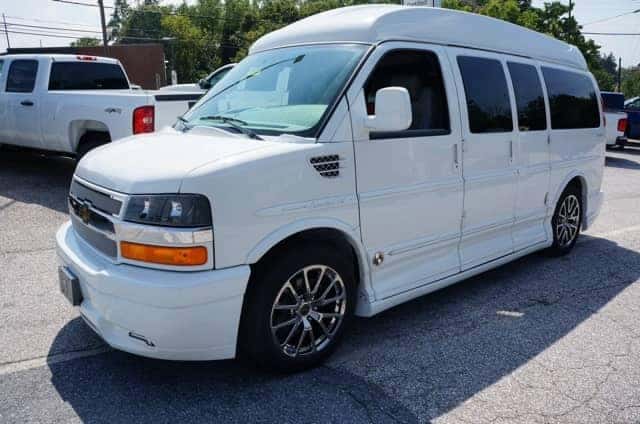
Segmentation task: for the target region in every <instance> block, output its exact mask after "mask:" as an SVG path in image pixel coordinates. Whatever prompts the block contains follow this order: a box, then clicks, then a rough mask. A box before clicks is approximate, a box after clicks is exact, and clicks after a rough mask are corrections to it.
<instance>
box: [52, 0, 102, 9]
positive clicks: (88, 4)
mask: <svg viewBox="0 0 640 424" xmlns="http://www.w3.org/2000/svg"><path fill="white" fill-rule="evenodd" d="M53 1H55V2H57V3H67V4H73V5H76V6H89V7H100V6H99V5H97V4H92V3H83V2H81V1H73V0H53ZM104 7H105V9H114V7H113V6H104Z"/></svg>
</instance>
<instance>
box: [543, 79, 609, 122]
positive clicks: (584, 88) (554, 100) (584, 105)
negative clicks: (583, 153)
mask: <svg viewBox="0 0 640 424" xmlns="http://www.w3.org/2000/svg"><path fill="white" fill-rule="evenodd" d="M542 75H543V76H544V82H545V85H546V86H547V93H548V95H549V107H550V109H551V128H552V129H554V130H559V129H572V128H597V127H599V126H600V110H599V109H598V99H597V97H596V90H595V88H594V86H593V83H592V82H591V79H590V78H589V77H587V76H586V75H583V74H578V73H576V72H570V71H564V70H561V69H555V68H546V67H543V68H542Z"/></svg>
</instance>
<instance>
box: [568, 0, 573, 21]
mask: <svg viewBox="0 0 640 424" xmlns="http://www.w3.org/2000/svg"><path fill="white" fill-rule="evenodd" d="M571 9H573V0H569V19H571Z"/></svg>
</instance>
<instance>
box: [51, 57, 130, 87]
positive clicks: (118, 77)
mask: <svg viewBox="0 0 640 424" xmlns="http://www.w3.org/2000/svg"><path fill="white" fill-rule="evenodd" d="M128 88H129V82H128V81H127V77H126V76H125V75H124V72H122V68H121V67H120V65H117V64H111V63H94V62H57V63H54V64H52V65H51V76H50V77H49V90H126V89H128Z"/></svg>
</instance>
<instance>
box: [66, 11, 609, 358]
mask: <svg viewBox="0 0 640 424" xmlns="http://www.w3.org/2000/svg"><path fill="white" fill-rule="evenodd" d="M601 117H602V107H601V105H600V95H599V91H598V87H597V85H596V83H595V81H594V78H593V77H592V75H591V74H590V73H589V72H588V70H587V66H586V63H585V60H584V58H583V57H582V55H581V54H580V52H579V51H578V50H577V49H576V48H575V47H573V46H570V45H568V44H565V43H563V42H560V41H558V40H555V39H553V38H549V37H547V36H544V35H541V34H538V33H535V32H532V31H529V30H526V29H524V28H521V27H518V26H515V25H512V24H509V23H505V22H502V21H499V20H495V19H491V18H487V17H483V16H477V15H473V14H468V13H461V12H456V11H450V10H444V9H433V8H426V7H418V8H411V7H401V6H389V5H367V6H356V7H348V8H343V9H336V10H332V11H329V12H325V13H321V14H318V15H315V16H312V17H309V18H307V19H304V20H302V21H299V22H297V23H295V24H293V25H290V26H288V27H285V28H283V29H281V30H278V31H275V32H273V33H271V34H268V35H266V36H264V37H263V38H261V39H259V40H258V41H257V42H256V43H255V44H254V45H253V46H252V48H251V50H250V54H249V55H248V56H247V57H246V58H245V59H244V60H243V61H242V62H240V63H239V64H238V65H236V67H234V69H233V70H231V71H230V72H229V73H228V74H227V75H226V76H225V77H224V78H223V79H222V80H221V81H220V83H219V84H217V85H216V87H215V89H214V90H211V91H210V92H209V93H207V95H206V96H204V97H203V98H202V99H201V100H200V101H199V102H198V103H197V104H196V105H195V106H194V107H193V108H192V109H191V110H190V111H189V112H188V113H187V114H186V115H185V116H184V117H183V118H181V120H180V121H179V122H177V123H176V125H174V128H172V129H168V130H164V131H162V132H159V133H155V134H149V135H140V136H135V137H132V138H129V139H124V140H121V141H118V142H115V143H111V144H110V145H108V146H104V147H100V148H98V149H96V150H94V151H92V152H91V153H89V154H88V155H87V156H86V157H85V158H84V159H82V161H81V162H80V163H79V166H78V168H77V170H76V174H75V176H74V178H73V182H72V185H71V189H70V195H69V206H70V212H71V221H70V222H69V223H67V224H65V225H63V226H62V228H60V230H59V232H58V234H57V246H58V254H59V257H60V261H61V266H60V272H59V274H60V287H61V290H62V291H63V293H64V294H65V295H66V296H67V298H68V299H69V300H70V301H71V302H72V303H73V304H74V305H78V306H79V307H80V313H81V315H82V317H83V318H84V319H85V320H86V322H87V324H88V325H89V326H91V327H92V328H93V329H94V330H95V331H96V332H97V333H98V334H99V335H100V336H101V337H102V338H104V340H105V341H106V342H107V343H109V344H110V345H112V346H114V347H115V348H118V349H122V350H125V351H128V352H132V353H136V354H139V355H143V356H149V357H155V358H164V359H176V360H210V359H222V358H232V357H234V356H237V355H242V356H247V357H249V358H251V359H252V360H255V361H257V362H259V363H262V364H265V365H267V366H271V367H275V368H278V369H283V370H299V369H304V368H307V367H310V366H314V365H316V364H318V363H319V362H320V361H322V360H323V359H325V358H326V357H327V356H328V355H329V354H330V353H331V352H332V351H333V350H334V349H335V348H336V345H337V344H338V343H339V342H340V340H341V339H343V337H345V336H347V337H348V333H346V334H345V330H346V328H347V326H348V324H349V322H350V320H351V318H352V316H353V315H354V314H355V315H359V316H372V315H374V314H377V313H379V312H381V311H384V310H385V309H388V308H390V307H392V306H394V305H398V304H400V303H402V302H405V301H407V300H409V299H412V298H415V297H416V296H421V295H424V294H426V293H429V292H432V291H434V290H437V289H440V288H442V287H445V286H448V285H450V284H453V283H455V282H458V281H460V280H463V279H465V278H467V277H469V276H471V275H474V274H478V273H480V272H483V271H486V270H488V269H490V268H494V267H496V266H499V265H501V264H504V263H506V262H509V261H511V260H514V259H515V258H518V257H521V256H523V255H527V254H529V253H531V252H534V251H537V250H541V249H548V250H549V251H550V252H551V253H554V254H565V253H567V252H569V251H570V250H571V248H572V247H573V246H574V244H575V242H576V238H577V237H578V234H579V232H580V230H581V229H585V228H587V227H588V226H589V225H590V224H591V223H592V222H593V220H594V219H595V217H596V215H597V214H598V211H599V209H600V206H601V203H602V192H601V191H600V187H601V180H602V173H603V166H604V151H605V139H604V131H605V129H604V126H603V122H602V119H601Z"/></svg>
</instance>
